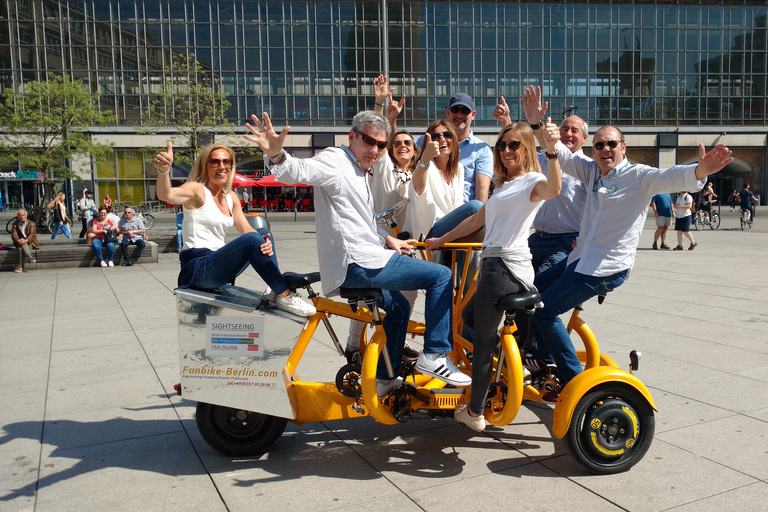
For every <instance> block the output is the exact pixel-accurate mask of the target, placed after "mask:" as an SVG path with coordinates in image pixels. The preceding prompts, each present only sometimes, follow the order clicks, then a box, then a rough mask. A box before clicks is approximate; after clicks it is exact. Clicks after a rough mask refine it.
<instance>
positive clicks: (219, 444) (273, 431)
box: [195, 402, 288, 457]
mask: <svg viewBox="0 0 768 512" xmlns="http://www.w3.org/2000/svg"><path fill="white" fill-rule="evenodd" d="M195 419H196V421H197V428H198V429H199V430H200V435H202V436H203V439H205V442H206V443H208V444H209V445H210V446H211V448H213V449H215V450H216V451H219V452H221V453H223V454H225V455H230V456H233V457H250V456H253V455H261V454H262V453H265V452H267V451H269V449H270V448H271V447H272V445H273V444H275V442H276V441H277V440H278V439H279V438H280V436H281V435H283V431H285V426H286V424H287V423H288V420H287V419H285V418H278V417H275V416H269V415H267V414H260V413H256V412H251V411H246V410H243V409H237V408H234V407H224V406H221V405H213V404H207V403H204V402H198V403H197V414H196V415H195Z"/></svg>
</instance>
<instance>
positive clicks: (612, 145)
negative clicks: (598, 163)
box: [594, 140, 621, 151]
mask: <svg viewBox="0 0 768 512" xmlns="http://www.w3.org/2000/svg"><path fill="white" fill-rule="evenodd" d="M606 144H608V147H609V148H611V149H616V147H617V146H618V145H619V144H621V141H618V140H609V141H606V142H595V144H594V146H595V149H596V150H598V151H602V150H603V148H604V147H605V145H606Z"/></svg>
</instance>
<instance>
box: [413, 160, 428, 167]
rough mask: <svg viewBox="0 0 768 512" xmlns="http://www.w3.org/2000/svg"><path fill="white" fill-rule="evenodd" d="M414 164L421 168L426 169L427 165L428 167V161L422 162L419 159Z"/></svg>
mask: <svg viewBox="0 0 768 512" xmlns="http://www.w3.org/2000/svg"><path fill="white" fill-rule="evenodd" d="M416 165H418V166H419V167H421V168H422V169H426V168H427V167H429V162H423V161H421V160H419V161H418V163H417V164H416Z"/></svg>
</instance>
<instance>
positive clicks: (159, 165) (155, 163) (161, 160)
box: [152, 141, 173, 173]
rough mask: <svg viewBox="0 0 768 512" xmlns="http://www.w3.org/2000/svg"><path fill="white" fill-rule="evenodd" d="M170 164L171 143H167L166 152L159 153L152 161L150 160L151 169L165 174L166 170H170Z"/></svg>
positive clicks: (171, 161)
mask: <svg viewBox="0 0 768 512" xmlns="http://www.w3.org/2000/svg"><path fill="white" fill-rule="evenodd" d="M172 164H173V142H171V141H168V144H167V146H166V150H165V151H161V152H160V153H158V154H156V155H155V158H154V160H152V167H154V168H155V169H157V170H158V171H160V172H162V173H167V172H168V169H170V168H171V165H172Z"/></svg>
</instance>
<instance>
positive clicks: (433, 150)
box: [419, 133, 440, 162]
mask: <svg viewBox="0 0 768 512" xmlns="http://www.w3.org/2000/svg"><path fill="white" fill-rule="evenodd" d="M439 153H440V143H439V142H438V141H436V140H432V136H431V135H430V134H429V133H425V134H424V148H423V149H422V150H421V156H420V157H419V160H421V161H422V162H429V161H430V160H432V159H433V158H435V157H436V156H437V155H438V154H439Z"/></svg>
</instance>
